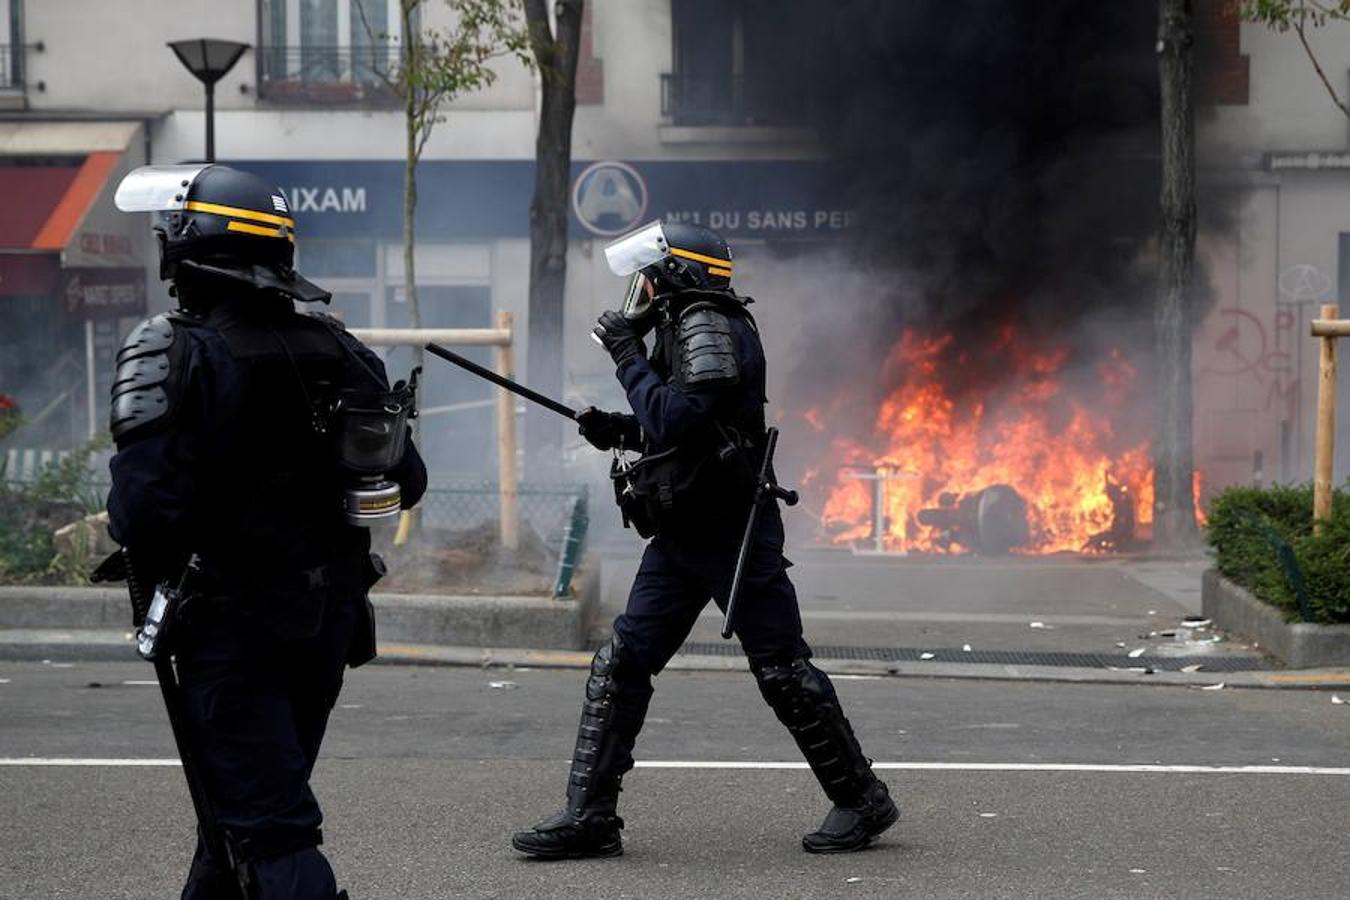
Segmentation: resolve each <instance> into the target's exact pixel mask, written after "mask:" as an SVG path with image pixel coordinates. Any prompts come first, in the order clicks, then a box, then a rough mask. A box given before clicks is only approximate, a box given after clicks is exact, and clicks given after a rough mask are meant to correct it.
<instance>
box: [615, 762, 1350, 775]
mask: <svg viewBox="0 0 1350 900" xmlns="http://www.w3.org/2000/svg"><path fill="white" fill-rule="evenodd" d="M637 767H638V768H640V769H805V768H807V766H806V763H805V762H795V761H794V762H758V761H748V760H747V761H741V760H730V761H710V762H702V761H692V760H640V761H638V763H637ZM872 768H874V769H889V770H892V771H908V772H1114V773H1153V774H1173V775H1350V766H1224V765H1209V766H1200V765H1163V764H1146V763H1137V764H1135V763H948V762H874V763H872Z"/></svg>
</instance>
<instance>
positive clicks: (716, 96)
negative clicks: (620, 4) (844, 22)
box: [661, 0, 828, 126]
mask: <svg viewBox="0 0 1350 900" xmlns="http://www.w3.org/2000/svg"><path fill="white" fill-rule="evenodd" d="M670 8H671V22H672V25H673V27H672V29H671V31H672V34H673V36H674V47H673V55H672V60H673V63H674V64H673V69H674V71H672V72H671V73H669V74H667V75H662V76H661V113H662V115H664V116H668V117H670V119H671V122H672V123H673V124H675V125H693V126H699V125H733V126H737V125H789V126H792V125H802V124H805V123H807V122H808V121H809V120H810V114H811V107H812V97H813V91H812V84H813V80H814V77H815V75H816V73H817V70H818V66H819V59H820V56H819V54H820V49H819V48H820V47H821V44H822V42H821V41H819V40H818V37H819V34H818V32H819V30H820V23H821V22H822V21H824V20H825V19H826V18H827V12H828V9H827V7H826V6H825V5H824V4H823V3H822V2H819V0H802V2H794V3H783V2H781V0H671V7H670Z"/></svg>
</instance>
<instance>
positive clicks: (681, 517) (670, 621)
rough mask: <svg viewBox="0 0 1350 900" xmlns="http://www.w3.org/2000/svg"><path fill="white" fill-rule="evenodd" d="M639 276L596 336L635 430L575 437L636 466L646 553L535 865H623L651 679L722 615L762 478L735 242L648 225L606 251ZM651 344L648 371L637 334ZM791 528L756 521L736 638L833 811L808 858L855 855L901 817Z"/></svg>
mask: <svg viewBox="0 0 1350 900" xmlns="http://www.w3.org/2000/svg"><path fill="white" fill-rule="evenodd" d="M606 256H607V257H608V259H609V263H610V267H611V269H613V270H614V271H615V273H616V274H619V275H628V274H632V276H633V277H632V280H631V282H630V285H629V290H628V295H627V298H626V300H625V302H624V308H623V311H622V312H615V311H609V312H606V313H604V314H603V315H602V316H601V317H600V321H599V325H598V326H597V328H596V332H595V333H596V335H597V337H598V338H599V340H600V341H601V342H602V343H603V344H604V346H605V348H606V349H607V350H608V351H609V353H610V355H611V356H612V357H613V360H614V363H615V365H616V367H617V377H618V379H619V381H620V382H621V383H622V385H623V387H624V390H625V392H626V393H627V395H628V401H629V403H630V404H631V405H632V408H633V412H632V414H620V413H613V412H601V411H598V410H595V409H587V410H585V411H583V412H582V414H581V415H580V416H579V417H578V421H579V424H580V426H581V429H580V430H581V435H582V436H583V437H584V438H585V439H586V440H588V441H589V442H590V443H591V444H593V445H594V446H596V447H597V448H599V449H602V450H608V449H612V448H620V449H622V450H637V451H640V452H641V453H642V454H643V456H642V457H641V459H640V460H639V461H638V462H637V463H635V464H632V465H629V464H627V463H622V462H619V461H618V460H617V459H616V464H615V468H614V470H613V472H612V475H613V477H614V478H615V486H616V496H617V499H618V500H619V503H620V506H621V509H622V511H623V514H624V518H625V523H626V524H632V525H634V526H635V527H636V528H637V529H638V532H639V534H641V535H642V536H644V537H648V536H650V537H652V540H651V541H650V543H648V545H647V548H646V551H645V552H644V553H643V556H642V563H641V565H640V567H639V569H638V573H637V577H636V579H635V580H634V582H633V586H632V590H631V592H630V594H629V597H628V605H627V608H626V609H625V611H624V613H623V614H622V615H620V616H619V617H618V618H617V619H616V620H615V621H614V632H613V635H612V637H611V638H610V640H609V641H608V642H607V643H606V644H605V645H604V646H602V647H601V648H600V650H599V651H598V652H597V653H596V654H595V658H594V660H593V661H592V663H591V672H590V676H589V678H588V679H587V681H586V696H585V698H584V699H583V701H582V709H581V724H580V729H579V731H578V734H577V740H576V749H575V752H574V755H573V760H572V768H571V773H570V775H569V777H568V782H567V794H566V796H567V799H566V806H565V807H564V808H563V809H562V810H561V811H560V812H558V813H557V814H556V815H555V816H553V817H552V818H550V819H547V820H545V821H543V822H541V823H539V824H538V825H536V826H535V827H534V828H533V829H532V830H530V831H525V832H521V833H518V834H516V835H515V836H514V838H513V840H512V845H513V846H514V847H515V848H516V849H517V850H519V851H522V852H524V853H527V854H530V855H532V856H536V857H543V858H553V859H557V858H577V857H589V856H613V855H617V854H619V853H622V852H623V845H622V842H621V839H620V829H621V828H622V827H623V820H622V819H621V818H620V817H619V816H618V814H617V803H618V798H619V790H620V783H621V780H622V777H623V775H624V773H625V772H627V771H628V770H629V769H630V768H632V766H633V757H632V750H633V745H634V742H635V741H636V739H637V736H638V732H639V730H640V729H641V728H642V723H643V719H644V717H645V715H646V712H647V704H648V701H649V700H650V698H651V695H652V682H651V679H652V676H654V675H656V674H657V673H659V672H660V671H661V670H662V668H663V667H664V666H665V665H666V663H667V662H669V660H670V658H671V657H672V656H673V655H674V654H675V652H676V651H677V650H678V649H679V647H680V645H681V644H682V643H683V642H684V639H685V638H686V637H687V636H688V634H689V632H690V630H691V629H692V628H693V625H694V622H695V620H696V619H697V617H698V615H699V612H700V611H701V610H702V609H703V607H704V606H706V605H707V602H708V599H709V598H712V599H713V600H714V601H715V602H716V603H717V604H718V606H719V607H723V608H725V604H726V600H727V595H728V592H729V587H730V583H731V580H732V575H733V571H734V569H735V565H736V556H737V552H738V550H739V545H740V543H741V536H742V531H743V529H744V524H745V522H746V515H747V513H748V511H749V509H750V506H751V495H752V493H753V484H754V476H753V474H752V473H753V471H754V469H755V466H756V464H757V463H758V461H759V460H760V459H761V458H762V456H763V448H764V444H765V440H766V428H765V420H764V406H765V403H766V402H767V399H766V397H765V393H764V382H765V359H764V350H763V347H762V346H761V344H760V339H759V333H758V329H757V327H756V324H755V320H754V319H753V318H752V317H751V315H750V312H749V310H748V309H747V308H746V307H747V305H748V304H749V303H750V300H749V299H748V298H743V297H740V296H738V295H737V294H736V293H735V292H734V291H732V289H731V275H732V269H733V263H732V258H731V252H730V250H729V248H728V247H727V244H726V241H724V240H723V239H722V238H721V237H720V236H718V235H717V234H715V233H714V232H712V231H709V230H708V229H706V228H701V227H698V226H693V225H685V224H672V223H665V224H662V223H654V224H652V225H649V226H647V227H645V228H643V229H641V230H639V231H637V232H635V233H634V234H632V235H630V236H628V237H626V238H623V239H621V240H619V241H617V242H615V243H614V244H611V245H610V246H609V247H608V248H607V249H606ZM652 328H654V329H655V332H656V334H655V341H654V349H653V350H652V352H651V355H650V356H648V354H647V351H646V345H645V344H644V342H643V335H644V334H645V333H646V332H647V331H648V330H650V329H652ZM789 565H790V563H789V562H788V561H787V560H786V559H785V558H784V557H783V523H782V518H781V516H780V514H779V510H778V507H777V504H776V503H770V504H769V505H768V506H767V507H765V508H764V509H763V511H762V512H761V513H760V516H759V520H758V528H757V530H756V532H755V536H754V540H753V544H752V546H751V549H750V553H749V555H748V559H747V563H746V568H745V571H744V573H743V582H742V584H743V586H742V589H741V594H740V598H739V601H738V602H739V607H738V610H737V613H736V616H737V618H736V619H735V626H734V627H735V632H736V635H737V637H738V638H739V640H740V642H741V645H742V647H743V648H744V649H745V652H746V656H747V657H748V658H749V661H750V670H751V672H752V673H753V674H754V676H755V679H756V681H757V682H758V685H759V689H760V692H761V694H762V695H763V697H764V700H765V701H766V702H767V703H768V704H769V706H770V707H771V708H772V709H773V711H774V713H775V714H776V715H777V717H778V719H779V720H780V721H781V722H782V723H783V724H784V725H785V726H787V728H788V731H789V732H790V733H791V734H792V737H793V739H794V740H795V741H796V742H797V745H798V747H799V748H800V749H801V752H802V754H803V755H804V756H805V757H806V761H807V763H808V764H809V765H810V767H811V771H812V772H813V773H815V776H816V778H817V779H818V780H819V782H820V785H821V787H822V788H823V789H824V792H825V794H826V796H827V797H828V798H829V799H830V800H831V801H832V803H833V804H834V807H833V809H831V811H830V812H829V814H828V815H827V816H826V818H825V821H824V824H822V825H821V827H820V828H819V829H818V830H817V831H815V832H812V833H810V834H808V835H806V836H805V837H804V838H803V839H802V845H803V848H804V849H805V850H807V851H809V852H812V853H836V852H846V851H851V850H857V849H860V848H862V847H864V846H866V845H867V844H868V843H870V842H871V841H872V840H873V839H874V838H875V837H876V836H877V835H879V834H880V833H881V832H883V831H884V830H886V829H887V828H889V827H890V826H891V825H892V824H893V823H894V822H895V820H896V819H897V818H898V816H899V812H898V810H897V809H896V806H895V804H894V802H893V801H892V800H891V798H890V796H889V794H888V792H887V789H886V785H885V784H884V783H883V782H882V781H880V780H879V779H878V778H877V777H876V776H875V775H874V774H873V773H872V769H871V764H870V761H869V760H868V759H867V758H866V757H865V756H864V755H863V752H862V749H861V747H860V746H859V744H858V741H857V739H856V738H855V737H854V735H853V730H852V728H851V727H850V725H849V722H848V719H847V718H845V716H844V713H843V710H842V709H841V707H840V703H839V698H838V696H837V695H836V693H835V690H834V687H833V685H832V684H831V683H830V679H829V678H828V677H827V676H826V675H825V673H824V672H822V671H820V670H819V669H818V668H816V667H815V666H814V665H812V664H811V649H810V647H809V646H808V645H807V643H806V642H805V640H803V638H802V625H801V615H800V613H799V611H798V607H797V597H796V593H795V591H794V589H793V586H792V582H791V581H790V580H789V578H788V575H787V567H788V566H789Z"/></svg>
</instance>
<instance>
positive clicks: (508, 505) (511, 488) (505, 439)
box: [496, 311, 520, 550]
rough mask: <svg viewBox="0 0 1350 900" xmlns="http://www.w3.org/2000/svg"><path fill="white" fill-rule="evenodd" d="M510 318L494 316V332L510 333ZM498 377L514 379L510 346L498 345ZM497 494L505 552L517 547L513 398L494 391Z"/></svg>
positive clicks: (517, 498)
mask: <svg viewBox="0 0 1350 900" xmlns="http://www.w3.org/2000/svg"><path fill="white" fill-rule="evenodd" d="M512 318H513V317H512V315H511V313H509V312H505V311H499V312H498V313H497V328H498V329H499V330H504V331H506V332H507V333H511V331H512ZM496 356H497V365H496V369H497V374H498V375H503V376H505V377H507V378H515V377H516V376H515V363H514V361H513V359H512V352H511V342H510V341H507V342H506V343H504V344H498V345H497V350H496ZM497 492H498V500H499V502H500V504H501V540H502V547H503V548H504V549H506V550H515V549H517V548H518V547H519V546H520V496H519V486H518V484H517V483H516V398H515V395H514V394H512V393H511V392H509V391H506V390H502V389H501V388H498V389H497Z"/></svg>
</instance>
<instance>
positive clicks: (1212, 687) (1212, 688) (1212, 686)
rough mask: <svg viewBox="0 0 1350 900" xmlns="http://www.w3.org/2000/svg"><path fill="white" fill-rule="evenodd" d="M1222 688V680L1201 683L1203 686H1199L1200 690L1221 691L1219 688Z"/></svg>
mask: <svg viewBox="0 0 1350 900" xmlns="http://www.w3.org/2000/svg"><path fill="white" fill-rule="evenodd" d="M1223 688H1224V682H1222V681H1220V682H1219V683H1218V684H1206V685H1203V686H1202V687H1201V688H1200V690H1202V691H1221V690H1223Z"/></svg>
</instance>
